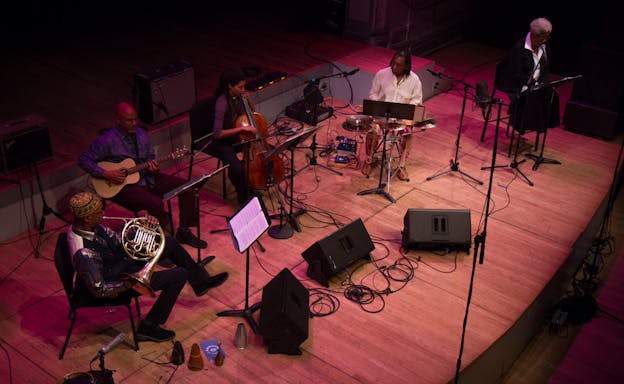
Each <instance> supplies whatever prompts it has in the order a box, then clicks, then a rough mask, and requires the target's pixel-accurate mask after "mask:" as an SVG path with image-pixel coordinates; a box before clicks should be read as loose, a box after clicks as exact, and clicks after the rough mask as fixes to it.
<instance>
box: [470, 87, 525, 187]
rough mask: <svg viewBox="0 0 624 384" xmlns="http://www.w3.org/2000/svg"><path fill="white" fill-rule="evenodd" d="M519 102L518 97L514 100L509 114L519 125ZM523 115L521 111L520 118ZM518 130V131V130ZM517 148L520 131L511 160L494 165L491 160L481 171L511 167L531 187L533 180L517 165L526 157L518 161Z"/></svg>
mask: <svg viewBox="0 0 624 384" xmlns="http://www.w3.org/2000/svg"><path fill="white" fill-rule="evenodd" d="M525 97H527V96H525ZM519 104H520V102H519V99H518V100H516V102H515V106H514V111H513V112H512V113H511V115H510V116H509V118H510V119H513V120H514V124H515V125H521V124H522V123H520V124H517V123H516V122H517V121H520V119H519V118H517V113H518V112H519V111H518V109H519V108H518V105H519ZM524 115H525V114H524V112H523V114H522V118H521V119H523V118H525V116H524ZM497 124H499V122H498V121H497ZM518 128H519V127H514V129H518ZM518 132H519V131H518ZM513 137H514V132H513V131H512V132H511V138H512V140H513ZM510 145H511V144H510ZM519 149H520V133H518V139H517V140H516V149H515V150H514V157H513V160H512V161H511V163H509V164H507V165H494V164H495V163H494V162H492V166H491V167H481V170H482V171H484V170H486V169H489V168H511V169H513V170H515V171H516V172H518V174H519V175H520V176H522V178H523V179H524V181H526V182H527V184H529V185H530V186H531V187H532V186H533V185H534V184H533V182H532V181H531V179H529V178H528V176H527V175H525V174H524V172H522V170H521V169H520V167H519V166H520V164H522V163H524V162H525V161H526V159H522V160H520V161H518V151H519ZM509 151H511V146H510V147H509ZM509 153H511V152H509Z"/></svg>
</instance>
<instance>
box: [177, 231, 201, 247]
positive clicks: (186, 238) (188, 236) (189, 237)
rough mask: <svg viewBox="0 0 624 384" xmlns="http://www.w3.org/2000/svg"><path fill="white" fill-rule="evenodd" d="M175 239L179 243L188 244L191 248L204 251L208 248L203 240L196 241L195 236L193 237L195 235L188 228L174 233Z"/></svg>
mask: <svg viewBox="0 0 624 384" xmlns="http://www.w3.org/2000/svg"><path fill="white" fill-rule="evenodd" d="M176 239H177V240H178V241H179V242H180V243H182V244H188V245H190V246H191V247H193V248H200V249H204V248H206V247H208V243H206V242H205V241H204V240H200V239H198V238H197V236H195V234H194V233H193V232H191V230H190V229H188V228H182V227H180V228H178V231H177V232H176Z"/></svg>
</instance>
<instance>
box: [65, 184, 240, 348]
mask: <svg viewBox="0 0 624 384" xmlns="http://www.w3.org/2000/svg"><path fill="white" fill-rule="evenodd" d="M69 208H70V211H71V213H72V215H73V217H74V221H73V224H72V226H71V227H70V228H69V230H68V233H67V241H68V243H69V249H70V252H71V256H72V263H73V265H74V268H75V269H76V272H77V274H78V278H77V279H76V290H77V291H78V290H80V288H84V289H86V290H87V291H88V292H89V293H90V294H91V295H93V296H95V297H116V296H117V295H119V294H123V293H124V292H126V291H129V290H131V289H133V290H134V291H136V292H138V293H147V294H150V295H152V296H155V294H154V291H161V292H160V294H159V295H158V298H157V299H156V301H155V302H154V305H153V306H152V308H151V309H150V311H149V312H148V313H147V315H146V316H145V317H144V318H143V320H142V321H141V323H140V324H139V327H138V329H137V340H138V341H156V342H162V341H167V340H171V339H173V338H175V332H173V331H171V330H167V329H164V328H162V327H161V325H163V324H164V323H165V322H166V321H167V318H168V317H169V314H170V313H171V310H172V309H173V306H174V305H175V303H176V300H177V298H178V296H179V294H180V291H181V290H182V288H183V287H184V284H185V283H186V282H187V281H188V282H189V284H190V285H191V287H192V288H193V291H194V292H195V294H196V295H197V296H202V295H204V294H206V292H208V290H209V289H210V288H214V287H217V286H219V285H221V284H223V282H225V280H227V278H228V274H227V272H222V273H219V274H217V275H215V276H210V275H209V274H208V272H207V271H206V270H205V268H204V267H203V265H200V264H197V263H196V262H195V261H194V260H193V259H192V258H191V256H190V255H189V254H188V252H187V251H186V250H185V249H184V248H183V247H182V246H181V245H180V243H179V242H178V241H177V240H175V238H173V237H167V236H165V233H164V231H163V230H162V228H161V227H160V225H159V224H158V220H157V219H156V218H154V217H152V216H148V217H142V218H130V219H127V222H126V225H125V226H124V229H123V232H122V233H121V234H119V233H116V232H114V231H113V230H112V229H110V228H108V227H106V226H104V225H102V220H103V219H104V216H103V214H104V209H103V204H102V200H101V199H100V197H99V196H97V195H95V194H93V193H91V192H79V193H77V194H75V195H74V196H72V197H71V199H70V201H69ZM161 256H162V257H167V258H168V259H170V260H171V261H173V263H174V264H175V265H176V267H174V268H170V269H166V270H160V271H156V272H153V273H152V268H153V267H154V266H155V265H156V263H157V261H158V258H159V257H161ZM80 286H82V287H80Z"/></svg>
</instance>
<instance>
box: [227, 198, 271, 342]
mask: <svg viewBox="0 0 624 384" xmlns="http://www.w3.org/2000/svg"><path fill="white" fill-rule="evenodd" d="M270 223H271V219H270V217H269V215H268V214H267V212H266V208H265V207H264V204H263V203H262V200H261V199H259V198H258V196H254V197H252V198H251V200H249V201H248V202H247V204H245V205H244V206H243V207H242V208H240V209H239V210H238V211H237V212H236V213H235V214H234V216H232V217H229V218H228V227H229V229H230V233H231V234H232V240H233V241H234V247H235V248H236V250H238V252H240V253H243V252H245V255H246V256H245V258H246V260H245V263H246V266H245V308H244V309H235V310H227V311H221V312H219V313H217V316H241V317H243V318H245V320H247V322H248V323H249V326H250V327H251V329H252V330H253V331H254V333H258V325H257V324H256V321H255V320H254V318H253V313H254V312H255V311H257V310H258V309H259V308H260V303H259V302H258V303H255V304H254V305H252V306H249V248H250V247H251V245H252V244H253V243H254V242H255V241H257V240H258V238H259V237H260V236H261V235H262V234H263V233H264V232H265V231H266V230H267V229H268V228H269V225H270Z"/></svg>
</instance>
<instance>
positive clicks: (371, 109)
mask: <svg viewBox="0 0 624 384" xmlns="http://www.w3.org/2000/svg"><path fill="white" fill-rule="evenodd" d="M415 109H416V106H415V105H414V104H401V103H391V102H388V101H374V100H368V99H365V100H364V102H363V111H362V113H363V114H364V115H369V116H383V117H385V118H386V127H387V126H388V120H389V119H390V118H395V119H407V120H411V119H413V118H414V110H415ZM387 136H388V130H387V129H383V150H382V151H381V170H380V171H379V184H378V185H377V188H373V189H367V190H365V191H360V192H358V193H357V194H358V196H362V195H369V194H371V193H376V194H379V195H383V196H385V197H386V198H387V199H388V200H390V201H391V202H392V203H396V199H395V198H394V197H392V195H390V180H388V191H386V188H385V187H386V184H384V183H383V167H384V165H385V163H386V140H387ZM387 167H388V170H387V171H388V178H389V177H390V176H391V174H390V164H388V165H387Z"/></svg>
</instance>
